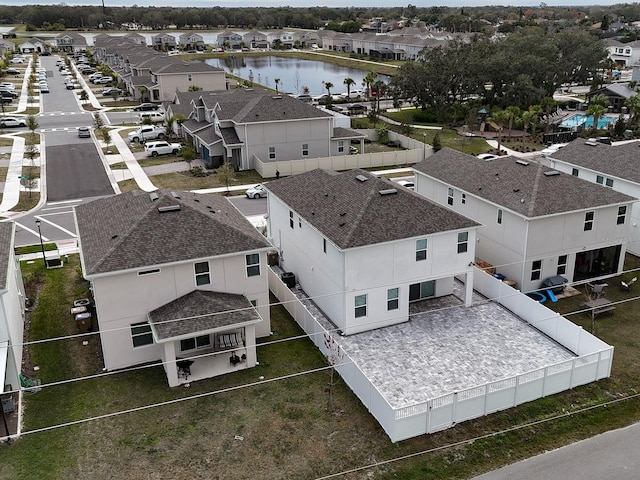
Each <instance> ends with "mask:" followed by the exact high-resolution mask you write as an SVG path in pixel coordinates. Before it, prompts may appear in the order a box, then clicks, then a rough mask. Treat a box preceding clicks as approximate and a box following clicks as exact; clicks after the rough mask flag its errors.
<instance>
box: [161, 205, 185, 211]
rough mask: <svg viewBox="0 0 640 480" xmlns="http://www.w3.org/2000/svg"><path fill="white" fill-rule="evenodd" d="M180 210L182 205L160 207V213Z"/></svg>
mask: <svg viewBox="0 0 640 480" xmlns="http://www.w3.org/2000/svg"><path fill="white" fill-rule="evenodd" d="M178 210H180V205H167V206H165V207H158V212H160V213H165V212H175V211H178Z"/></svg>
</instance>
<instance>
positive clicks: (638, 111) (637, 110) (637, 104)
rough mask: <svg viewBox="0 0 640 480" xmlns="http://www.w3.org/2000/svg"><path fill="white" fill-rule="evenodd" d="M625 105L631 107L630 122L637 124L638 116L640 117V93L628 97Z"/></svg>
mask: <svg viewBox="0 0 640 480" xmlns="http://www.w3.org/2000/svg"><path fill="white" fill-rule="evenodd" d="M625 105H626V106H627V108H628V109H629V113H630V118H629V124H630V125H636V124H637V123H638V118H639V117H640V95H632V96H631V97H629V98H627V101H626V102H625Z"/></svg>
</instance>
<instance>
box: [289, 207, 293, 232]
mask: <svg viewBox="0 0 640 480" xmlns="http://www.w3.org/2000/svg"><path fill="white" fill-rule="evenodd" d="M289 226H290V227H291V228H293V211H291V210H289Z"/></svg>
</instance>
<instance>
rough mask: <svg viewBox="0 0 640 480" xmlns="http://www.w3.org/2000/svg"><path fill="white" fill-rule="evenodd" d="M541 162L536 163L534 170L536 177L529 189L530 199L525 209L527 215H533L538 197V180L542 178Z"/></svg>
mask: <svg viewBox="0 0 640 480" xmlns="http://www.w3.org/2000/svg"><path fill="white" fill-rule="evenodd" d="M543 168H544V167H543V165H542V164H540V163H539V164H538V170H537V171H536V178H535V180H534V182H533V188H532V189H531V201H530V202H529V209H528V210H527V216H528V217H533V216H534V215H533V211H534V209H535V208H534V207H535V205H536V198H537V197H538V188H539V187H540V180H541V179H542V169H543Z"/></svg>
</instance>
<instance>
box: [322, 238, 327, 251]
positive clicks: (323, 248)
mask: <svg viewBox="0 0 640 480" xmlns="http://www.w3.org/2000/svg"><path fill="white" fill-rule="evenodd" d="M322 251H323V252H324V253H327V239H326V238H323V239H322Z"/></svg>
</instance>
